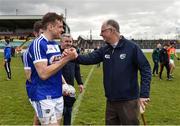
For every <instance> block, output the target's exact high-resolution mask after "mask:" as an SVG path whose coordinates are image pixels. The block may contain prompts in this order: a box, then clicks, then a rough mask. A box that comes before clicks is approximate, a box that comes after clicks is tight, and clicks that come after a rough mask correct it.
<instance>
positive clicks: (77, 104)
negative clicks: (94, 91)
mask: <svg viewBox="0 0 180 126" xmlns="http://www.w3.org/2000/svg"><path fill="white" fill-rule="evenodd" d="M94 68H95V65H93V66H92V68H91V70H90V72H89V74H88V76H87V78H86V81H85V83H84V85H83V86H84V89H86V86H87V84H88V81H89V79H90V77H91V75H92V72H93V71H94ZM84 93H85V90H84V91H83V92H82V93H80V94H79V95H78V98H77V100H76V102H75V105H74V107H73V112H72V119H71V124H73V122H74V120H75V118H76V116H77V114H78V111H79V106H80V104H81V101H82V99H83V96H84Z"/></svg>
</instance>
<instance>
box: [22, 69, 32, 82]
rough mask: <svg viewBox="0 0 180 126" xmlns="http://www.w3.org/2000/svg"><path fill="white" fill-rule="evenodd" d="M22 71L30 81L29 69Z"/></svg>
mask: <svg viewBox="0 0 180 126" xmlns="http://www.w3.org/2000/svg"><path fill="white" fill-rule="evenodd" d="M24 72H25V76H26V79H27V80H28V81H30V82H31V69H25V70H24Z"/></svg>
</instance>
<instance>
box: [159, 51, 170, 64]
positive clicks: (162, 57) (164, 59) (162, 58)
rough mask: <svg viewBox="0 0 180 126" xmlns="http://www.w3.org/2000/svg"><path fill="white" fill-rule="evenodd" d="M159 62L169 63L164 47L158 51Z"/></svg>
mask: <svg viewBox="0 0 180 126" xmlns="http://www.w3.org/2000/svg"><path fill="white" fill-rule="evenodd" d="M160 63H169V57H168V52H167V50H166V49H165V48H162V49H161V51H160Z"/></svg>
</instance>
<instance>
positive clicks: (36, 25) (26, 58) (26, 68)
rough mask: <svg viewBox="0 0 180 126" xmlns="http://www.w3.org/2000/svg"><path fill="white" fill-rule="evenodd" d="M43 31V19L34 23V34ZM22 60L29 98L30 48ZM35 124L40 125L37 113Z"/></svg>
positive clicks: (39, 33) (36, 35) (36, 34)
mask: <svg viewBox="0 0 180 126" xmlns="http://www.w3.org/2000/svg"><path fill="white" fill-rule="evenodd" d="M41 33H43V29H42V22H41V21H36V22H35V23H34V25H33V34H34V36H35V38H36V37H38V36H40V35H41ZM22 61H23V64H24V72H25V76H26V79H27V80H26V91H27V95H28V98H29V100H30V99H31V95H30V89H31V86H33V85H32V83H31V65H32V64H31V60H30V57H29V55H28V48H27V50H26V51H25V52H24V53H23V55H22ZM33 125H40V122H39V120H38V118H37V116H36V113H35V114H34V119H33Z"/></svg>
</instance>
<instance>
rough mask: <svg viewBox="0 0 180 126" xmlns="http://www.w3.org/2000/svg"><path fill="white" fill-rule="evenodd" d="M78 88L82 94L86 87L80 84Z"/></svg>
mask: <svg viewBox="0 0 180 126" xmlns="http://www.w3.org/2000/svg"><path fill="white" fill-rule="evenodd" d="M78 87H79V92H80V93H82V92H83V90H84V86H83V85H82V84H80V85H79V86H78Z"/></svg>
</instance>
